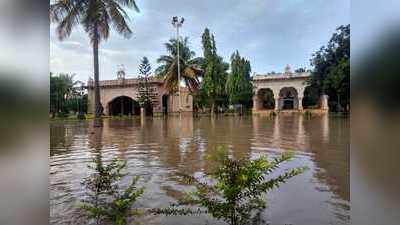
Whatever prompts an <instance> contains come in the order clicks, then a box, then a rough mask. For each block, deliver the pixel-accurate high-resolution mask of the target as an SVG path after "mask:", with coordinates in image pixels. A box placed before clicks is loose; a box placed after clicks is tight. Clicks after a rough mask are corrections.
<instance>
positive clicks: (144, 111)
mask: <svg viewBox="0 0 400 225" xmlns="http://www.w3.org/2000/svg"><path fill="white" fill-rule="evenodd" d="M140 116H146V110H145V109H144V107H140Z"/></svg>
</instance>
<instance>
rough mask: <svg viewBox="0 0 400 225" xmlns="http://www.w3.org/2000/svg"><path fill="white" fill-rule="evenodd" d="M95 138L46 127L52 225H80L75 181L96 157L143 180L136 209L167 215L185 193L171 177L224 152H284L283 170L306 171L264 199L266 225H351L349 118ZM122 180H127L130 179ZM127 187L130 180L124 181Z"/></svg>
mask: <svg viewBox="0 0 400 225" xmlns="http://www.w3.org/2000/svg"><path fill="white" fill-rule="evenodd" d="M103 124H104V126H103V128H97V130H94V129H93V128H92V127H91V122H90V121H89V122H88V121H83V122H79V121H78V122H76V121H75V122H61V121H57V122H52V123H51V125H50V131H51V132H50V133H51V134H50V135H51V146H50V207H51V210H50V222H51V224H80V223H81V224H86V223H84V222H80V221H81V220H80V219H79V213H77V208H79V201H80V199H82V198H83V197H84V196H85V190H84V188H83V186H82V184H81V181H82V179H83V178H84V177H86V176H87V175H88V174H89V172H90V170H89V169H88V168H87V165H88V164H90V163H92V160H93V158H94V157H95V155H96V154H101V157H102V159H103V160H104V161H108V160H111V159H112V158H114V157H118V158H119V159H123V160H126V161H127V172H128V175H129V176H134V175H138V176H141V178H142V179H141V180H140V182H139V183H140V185H144V186H145V187H146V191H145V194H144V196H143V197H142V198H141V199H140V200H139V201H138V202H137V203H136V204H135V207H139V208H152V207H165V206H168V204H169V203H171V202H172V201H174V199H175V198H176V197H177V196H179V195H180V192H181V191H184V190H190V187H188V186H186V185H185V184H183V183H181V182H180V181H179V180H178V179H177V178H176V176H175V173H176V172H185V173H195V172H201V171H207V170H208V168H209V167H210V164H209V163H210V162H209V161H207V160H206V156H207V155H208V154H211V153H212V152H213V151H214V150H215V149H216V147H217V146H224V147H225V148H226V149H228V150H229V152H230V153H231V154H232V155H234V156H235V157H255V156H258V155H260V154H267V155H268V156H269V157H274V156H276V155H277V154H279V153H281V152H285V151H293V152H294V153H295V157H294V160H293V161H292V162H290V163H288V164H285V167H282V168H281V169H282V170H284V169H286V168H289V167H297V166H308V167H309V168H310V169H309V170H308V171H306V172H305V173H303V174H302V175H299V176H297V177H295V178H293V179H291V180H290V181H289V182H288V183H286V184H283V185H282V186H281V187H280V188H279V189H277V190H274V191H272V192H270V194H269V195H268V197H267V198H268V208H267V210H266V211H265V212H264V214H263V217H264V218H265V219H266V220H267V221H268V222H269V223H270V224H271V225H284V224H293V225H330V224H332V225H333V224H350V218H349V210H350V206H349V199H350V190H349V189H350V188H349V142H350V139H349V124H350V121H349V118H346V117H337V116H330V117H328V116H320V117H314V118H311V119H306V118H304V117H303V116H294V115H293V116H280V117H277V118H275V119H269V118H263V117H220V118H215V119H211V118H209V117H204V118H192V117H187V116H185V117H182V118H179V117H168V118H151V117H149V118H146V120H145V121H141V120H140V118H133V119H126V120H104V122H103ZM129 176H128V177H129ZM125 182H126V183H128V180H126V181H125ZM138 221H139V222H142V224H170V225H189V224H193V225H194V224H196V225H197V224H222V223H220V222H217V221H215V220H212V219H210V218H209V217H207V216H195V217H188V216H183V217H180V216H179V217H178V216H177V217H164V216H151V215H145V216H143V217H141V218H140V219H138Z"/></svg>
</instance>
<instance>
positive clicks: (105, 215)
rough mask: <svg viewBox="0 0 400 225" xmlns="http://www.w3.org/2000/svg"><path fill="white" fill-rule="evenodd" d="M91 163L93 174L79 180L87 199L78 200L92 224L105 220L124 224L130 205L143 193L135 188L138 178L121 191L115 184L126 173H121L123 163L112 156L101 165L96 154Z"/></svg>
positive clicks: (120, 224) (131, 213)
mask: <svg viewBox="0 0 400 225" xmlns="http://www.w3.org/2000/svg"><path fill="white" fill-rule="evenodd" d="M94 162H95V166H94V167H92V166H89V168H90V169H92V170H94V173H93V174H91V175H89V176H88V177H87V178H85V179H84V181H83V184H84V185H85V187H86V189H87V195H88V199H86V200H83V201H82V203H83V204H82V206H81V208H82V209H83V210H84V211H85V214H86V216H87V217H88V218H89V219H94V220H95V221H96V224H100V223H102V222H104V221H109V222H112V223H113V224H116V225H125V224H126V220H127V218H128V217H129V216H131V215H133V211H131V207H132V204H133V203H134V202H135V201H136V200H137V199H138V198H139V197H140V196H141V195H142V194H143V192H144V188H139V189H138V188H136V182H137V181H138V179H139V178H138V177H135V178H133V179H132V181H131V183H130V184H129V185H128V187H127V188H125V189H124V190H121V188H120V186H119V184H118V183H119V181H120V180H121V179H122V178H123V177H124V176H125V175H126V174H124V173H122V170H123V169H124V168H125V166H126V162H121V161H118V160H117V159H114V160H112V162H111V163H110V164H108V165H103V163H102V160H101V158H100V157H99V156H98V157H96V159H95V160H94Z"/></svg>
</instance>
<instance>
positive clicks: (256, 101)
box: [253, 94, 260, 110]
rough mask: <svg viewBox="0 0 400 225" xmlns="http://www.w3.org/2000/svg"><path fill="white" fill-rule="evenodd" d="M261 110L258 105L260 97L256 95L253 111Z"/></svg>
mask: <svg viewBox="0 0 400 225" xmlns="http://www.w3.org/2000/svg"><path fill="white" fill-rule="evenodd" d="M259 109H260V106H259V104H258V96H257V94H255V95H254V96H253V110H259Z"/></svg>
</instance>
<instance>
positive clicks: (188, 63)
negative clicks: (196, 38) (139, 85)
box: [156, 37, 203, 93]
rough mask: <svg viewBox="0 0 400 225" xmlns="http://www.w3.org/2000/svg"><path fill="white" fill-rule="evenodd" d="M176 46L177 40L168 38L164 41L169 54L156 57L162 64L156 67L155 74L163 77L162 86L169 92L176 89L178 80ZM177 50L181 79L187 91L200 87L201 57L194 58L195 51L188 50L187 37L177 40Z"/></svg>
mask: <svg viewBox="0 0 400 225" xmlns="http://www.w3.org/2000/svg"><path fill="white" fill-rule="evenodd" d="M177 46H178V45H177V40H176V39H170V40H169V42H167V43H165V47H166V49H167V52H168V54H169V55H163V56H160V58H158V59H157V62H158V63H161V64H162V65H161V66H159V67H158V68H157V69H156V74H157V75H158V76H159V77H162V78H164V86H165V88H166V89H167V90H168V91H169V92H170V93H174V92H176V91H177V89H178V84H179V82H180V81H178V61H177V58H178V57H177ZM179 50H180V51H179V55H180V57H179V58H180V70H181V79H183V81H184V82H185V84H186V86H187V87H188V88H189V91H191V92H192V91H195V90H198V89H199V87H200V81H199V77H200V76H202V74H203V71H202V70H201V69H200V68H201V64H202V63H203V58H201V57H196V58H194V56H195V52H194V51H191V50H190V48H189V39H188V38H187V37H186V38H184V39H183V41H180V42H179Z"/></svg>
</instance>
